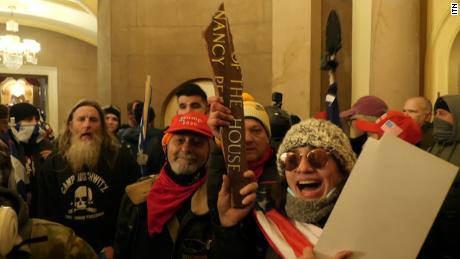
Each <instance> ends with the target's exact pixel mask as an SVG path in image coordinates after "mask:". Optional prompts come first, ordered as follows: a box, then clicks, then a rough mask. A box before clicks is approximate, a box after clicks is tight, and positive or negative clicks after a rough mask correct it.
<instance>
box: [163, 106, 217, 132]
mask: <svg viewBox="0 0 460 259" xmlns="http://www.w3.org/2000/svg"><path fill="white" fill-rule="evenodd" d="M178 131H192V132H196V133H199V134H201V135H204V136H206V137H208V138H211V137H212V132H211V129H210V128H209V126H208V116H207V115H205V114H204V113H201V112H189V113H186V114H180V115H179V114H178V115H176V116H174V118H173V119H172V122H171V125H170V126H169V128H168V129H166V130H165V133H174V132H178Z"/></svg>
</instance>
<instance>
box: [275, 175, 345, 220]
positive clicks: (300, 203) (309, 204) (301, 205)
mask: <svg viewBox="0 0 460 259" xmlns="http://www.w3.org/2000/svg"><path fill="white" fill-rule="evenodd" d="M344 185H345V182H343V183H341V184H339V185H338V186H337V187H336V188H335V189H334V190H332V192H330V193H329V194H328V195H327V196H326V197H324V198H321V199H317V200H311V201H305V200H302V199H299V198H296V197H294V196H293V195H292V194H291V193H290V192H287V194H286V204H285V206H284V209H285V210H286V214H287V216H288V217H289V218H291V219H294V220H297V221H300V222H305V223H309V224H314V225H319V226H321V225H323V224H324V222H325V219H327V218H328V217H329V214H331V212H332V209H333V208H334V205H335V202H336V201H337V199H338V198H339V195H340V193H341V191H342V188H343V186H344Z"/></svg>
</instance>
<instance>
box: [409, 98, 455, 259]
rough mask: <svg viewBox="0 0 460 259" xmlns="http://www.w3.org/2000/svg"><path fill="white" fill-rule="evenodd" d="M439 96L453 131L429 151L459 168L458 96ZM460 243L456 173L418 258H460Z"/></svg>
mask: <svg viewBox="0 0 460 259" xmlns="http://www.w3.org/2000/svg"><path fill="white" fill-rule="evenodd" d="M440 98H443V99H444V101H445V102H446V103H447V105H448V107H449V110H450V112H451V114H452V115H453V117H454V126H453V132H452V135H451V137H450V139H449V140H447V141H443V142H436V141H435V143H434V146H433V147H432V148H430V149H429V150H428V151H429V152H430V153H431V154H433V155H436V156H438V157H439V158H442V159H444V160H446V161H448V162H450V163H452V164H454V165H456V166H458V167H460V95H448V96H442V97H440ZM435 127H436V126H435ZM434 130H436V128H434ZM459 246H460V174H458V173H457V176H456V178H455V179H454V182H453V184H452V186H451V188H450V190H449V192H448V193H447V197H446V199H445V200H444V203H443V204H442V207H441V210H440V211H439V213H438V216H437V217H436V220H435V222H434V223H433V226H432V227H431V230H430V233H429V234H428V237H427V239H426V240H425V243H424V245H423V247H422V250H421V252H420V254H419V256H418V258H423V259H424V258H427V259H428V258H444V259H450V258H460V249H459V248H458V247H459Z"/></svg>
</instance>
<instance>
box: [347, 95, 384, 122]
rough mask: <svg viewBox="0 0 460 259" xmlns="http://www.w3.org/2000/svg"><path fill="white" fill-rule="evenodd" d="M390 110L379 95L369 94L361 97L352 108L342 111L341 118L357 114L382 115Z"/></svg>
mask: <svg viewBox="0 0 460 259" xmlns="http://www.w3.org/2000/svg"><path fill="white" fill-rule="evenodd" d="M387 110H388V106H387V104H386V103H385V102H384V101H383V100H382V99H380V98H378V97H377V96H373V95H367V96H363V97H361V98H359V99H358V100H357V101H356V102H355V103H354V104H353V106H351V108H350V109H348V110H346V111H343V112H341V113H340V118H348V117H350V116H353V115H355V114H362V115H368V116H375V117H380V116H382V114H384V113H385V112H386V111H387Z"/></svg>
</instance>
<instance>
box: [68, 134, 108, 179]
mask: <svg viewBox="0 0 460 259" xmlns="http://www.w3.org/2000/svg"><path fill="white" fill-rule="evenodd" d="M101 144H102V138H101V137H100V136H99V135H98V134H94V135H93V139H92V140H90V141H82V140H80V139H79V138H78V137H77V136H72V141H71V145H70V147H69V149H68V150H67V152H66V153H65V155H64V156H65V158H66V159H67V161H68V162H69V163H70V166H71V167H72V169H73V171H74V173H78V172H80V171H81V170H83V169H87V170H94V169H95V168H96V166H97V162H98V160H99V155H100V150H101ZM84 167H86V168H84Z"/></svg>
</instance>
